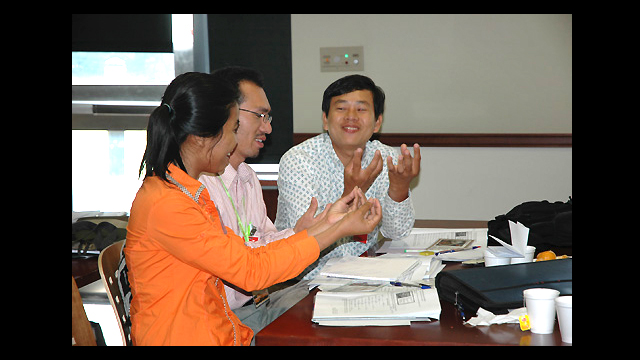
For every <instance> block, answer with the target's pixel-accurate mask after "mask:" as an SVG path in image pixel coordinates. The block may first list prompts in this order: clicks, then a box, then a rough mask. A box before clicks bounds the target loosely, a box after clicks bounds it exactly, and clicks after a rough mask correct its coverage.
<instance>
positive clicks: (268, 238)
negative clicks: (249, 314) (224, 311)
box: [198, 162, 294, 309]
mask: <svg viewBox="0 0 640 360" xmlns="http://www.w3.org/2000/svg"><path fill="white" fill-rule="evenodd" d="M220 178H222V181H224V184H225V185H226V187H227V190H228V191H229V194H230V195H231V197H232V198H233V202H234V205H235V208H236V210H237V212H238V215H239V216H240V220H241V221H242V222H243V223H245V224H248V223H249V222H250V223H251V225H252V226H254V227H255V228H256V231H255V233H254V235H253V236H252V238H251V239H250V241H249V242H245V245H247V246H249V247H253V248H256V247H261V246H265V245H267V244H268V243H270V242H273V241H276V240H280V239H283V238H286V237H289V236H291V235H293V234H294V231H293V229H285V230H282V231H278V230H277V229H276V227H275V225H273V222H272V221H271V220H270V219H269V217H267V208H266V206H265V204H264V199H263V197H262V187H261V186H260V180H258V176H257V175H256V173H255V171H253V169H252V168H251V167H250V166H249V165H247V164H246V163H244V162H242V163H240V165H238V170H237V171H236V169H234V168H233V166H231V165H227V167H226V168H225V170H224V173H223V174H222V175H220V177H218V176H212V175H201V176H200V178H199V179H198V180H199V181H200V182H201V183H203V184H204V185H205V186H206V187H207V190H208V191H209V194H210V196H211V200H213V203H214V204H215V205H216V207H217V208H218V213H219V214H220V219H221V220H222V222H223V223H224V225H225V226H227V227H230V228H231V229H233V231H234V232H235V233H236V234H237V235H239V236H241V237H242V232H241V231H240V228H239V226H238V220H237V216H236V211H234V209H233V205H232V204H231V201H230V200H229V196H227V193H226V191H225V190H224V188H223V187H222V184H221V183H220ZM225 292H226V293H227V302H228V303H229V307H230V308H231V309H237V308H239V307H241V306H242V305H244V304H245V303H246V302H247V301H249V300H250V299H251V294H250V293H246V292H245V293H243V292H240V291H237V290H236V289H233V288H231V287H229V286H227V285H226V284H225Z"/></svg>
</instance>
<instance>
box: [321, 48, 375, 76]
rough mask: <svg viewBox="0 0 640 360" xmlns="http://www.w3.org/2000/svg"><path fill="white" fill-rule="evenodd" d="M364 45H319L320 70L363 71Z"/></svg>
mask: <svg viewBox="0 0 640 360" xmlns="http://www.w3.org/2000/svg"><path fill="white" fill-rule="evenodd" d="M363 70H364V47H363V46H343V47H321V48H320V71H321V72H332V71H363Z"/></svg>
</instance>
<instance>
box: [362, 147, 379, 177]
mask: <svg viewBox="0 0 640 360" xmlns="http://www.w3.org/2000/svg"><path fill="white" fill-rule="evenodd" d="M366 170H367V172H368V174H367V175H368V177H374V178H376V177H378V175H379V174H380V173H381V172H382V153H381V152H380V150H376V152H375V154H374V155H373V160H371V163H370V164H369V166H367V169H366Z"/></svg>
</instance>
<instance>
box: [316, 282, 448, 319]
mask: <svg viewBox="0 0 640 360" xmlns="http://www.w3.org/2000/svg"><path fill="white" fill-rule="evenodd" d="M389 289H390V290H387V291H376V292H373V293H371V292H368V293H367V292H365V293H363V292H324V291H321V292H318V293H317V294H316V297H315V304H314V308H313V318H312V319H311V320H312V321H313V322H316V323H320V324H323V325H325V324H328V323H329V322H332V321H340V322H341V324H344V323H345V322H346V321H349V320H352V321H354V322H353V323H352V324H351V325H352V326H362V325H358V324H366V325H383V324H382V323H379V324H376V321H377V320H385V323H384V325H390V323H389V322H388V321H386V320H405V322H402V323H398V324H402V325H406V321H407V320H408V321H429V320H430V319H436V320H437V319H440V311H441V309H440V301H439V298H438V292H437V290H436V289H408V288H402V287H399V288H395V289H394V288H391V287H389ZM363 321H364V323H363Z"/></svg>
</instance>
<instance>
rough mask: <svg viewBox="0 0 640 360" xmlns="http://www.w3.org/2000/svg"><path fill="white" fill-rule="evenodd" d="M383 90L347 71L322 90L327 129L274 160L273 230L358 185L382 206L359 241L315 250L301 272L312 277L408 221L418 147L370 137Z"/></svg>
mask: <svg viewBox="0 0 640 360" xmlns="http://www.w3.org/2000/svg"><path fill="white" fill-rule="evenodd" d="M384 100H385V95H384V92H383V91H382V89H381V88H380V87H379V86H376V85H375V83H374V82H373V81H372V80H371V79H370V78H368V77H366V76H362V75H349V76H345V77H343V78H341V79H338V80H337V81H335V82H334V83H332V84H331V85H329V87H327V89H326V90H325V91H324V95H323V99H322V123H323V127H324V130H326V131H327V132H326V133H323V134H320V135H318V136H315V137H313V138H311V139H308V140H306V141H304V142H303V143H301V144H299V145H296V146H294V147H293V148H291V149H289V151H287V152H286V153H285V154H284V155H283V156H282V158H281V159H280V169H279V172H278V191H279V196H278V212H277V215H276V222H275V226H276V228H278V229H286V228H290V227H293V226H294V225H295V224H296V221H297V220H298V219H299V218H300V217H301V216H302V215H303V214H304V213H305V212H306V211H307V207H308V205H309V202H310V200H311V198H312V197H315V198H316V199H317V200H318V210H320V211H321V210H322V209H324V207H325V206H326V205H327V204H329V203H333V202H334V201H336V200H338V199H339V198H340V197H341V196H342V195H343V194H347V193H348V192H349V191H351V190H352V189H353V187H354V186H359V187H360V188H361V189H362V190H363V191H365V195H366V196H367V198H370V197H375V198H378V199H379V200H380V204H381V205H382V221H381V222H380V224H379V225H378V226H377V227H376V228H375V229H374V230H373V231H372V232H371V233H369V234H367V236H366V240H365V239H364V236H363V237H362V238H363V239H362V240H361V241H358V239H355V240H354V238H353V237H346V238H343V239H340V240H338V241H336V242H335V243H334V244H333V245H332V246H330V247H328V248H327V249H325V250H324V251H323V252H321V253H320V257H319V258H318V260H317V261H316V262H314V263H313V264H311V265H310V266H309V267H308V268H307V269H305V270H304V271H303V272H302V274H301V275H300V277H302V278H303V279H305V280H308V279H312V278H314V277H315V276H316V275H317V274H318V273H319V272H320V269H321V268H322V267H323V266H324V264H325V263H326V262H327V260H329V259H330V258H333V257H340V256H349V255H352V256H359V255H361V254H362V253H364V252H365V251H366V250H367V249H369V248H370V247H371V246H373V245H375V244H376V243H377V241H378V234H379V233H382V235H383V236H385V237H387V238H391V239H401V238H403V237H405V236H407V235H409V232H410V231H411V229H412V227H413V223H414V221H415V213H414V209H413V203H412V202H411V192H410V191H409V183H410V182H411V180H412V179H413V178H414V177H416V176H417V175H418V173H419V172H420V146H419V145H418V144H414V145H413V149H414V150H413V152H414V156H413V157H412V156H411V152H410V151H409V149H407V146H406V145H405V144H403V145H402V146H401V148H400V153H398V151H397V150H396V149H394V148H392V147H390V146H387V145H384V144H382V143H381V142H379V141H377V140H374V141H369V139H370V138H371V135H373V133H375V132H378V131H379V130H380V126H381V125H382V113H383V111H384Z"/></svg>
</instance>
